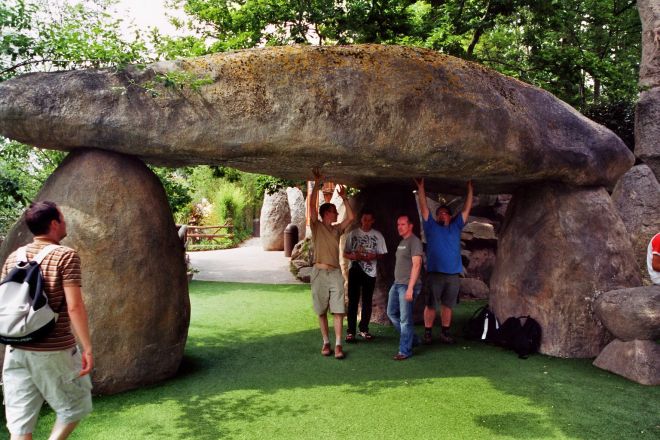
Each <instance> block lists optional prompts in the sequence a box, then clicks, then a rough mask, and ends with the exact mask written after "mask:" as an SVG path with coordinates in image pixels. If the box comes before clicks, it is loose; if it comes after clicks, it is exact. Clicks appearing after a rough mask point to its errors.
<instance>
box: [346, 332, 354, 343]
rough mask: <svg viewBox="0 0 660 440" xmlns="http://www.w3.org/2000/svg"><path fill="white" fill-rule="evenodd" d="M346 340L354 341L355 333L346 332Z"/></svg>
mask: <svg viewBox="0 0 660 440" xmlns="http://www.w3.org/2000/svg"><path fill="white" fill-rule="evenodd" d="M346 342H355V335H354V334H353V333H346Z"/></svg>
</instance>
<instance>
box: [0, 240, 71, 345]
mask: <svg viewBox="0 0 660 440" xmlns="http://www.w3.org/2000/svg"><path fill="white" fill-rule="evenodd" d="M49 244H58V243H51V242H50V241H46V240H40V239H35V241H33V242H32V243H30V244H28V246H27V252H26V253H27V258H28V259H29V260H31V259H32V258H34V256H35V255H37V254H38V253H39V251H40V250H41V249H43V248H44V247H46V246H48V245H49ZM15 266H16V251H14V252H12V253H11V254H10V255H9V257H8V258H7V261H6V262H5V264H4V266H3V267H2V278H3V279H4V278H5V277H6V276H7V274H8V273H9V271H10V270H11V269H12V268H14V267H15ZM41 273H42V274H43V277H44V292H45V293H46V295H47V296H48V303H49V304H50V307H51V308H52V309H53V311H55V312H56V313H57V312H59V317H58V318H57V322H56V323H55V328H54V329H53V331H51V332H50V333H49V334H48V336H46V337H45V338H43V339H41V340H40V341H38V342H30V343H25V344H12V345H13V346H14V347H17V348H21V349H24V350H33V351H56V350H65V349H67V348H72V347H75V345H76V339H75V337H74V336H73V333H72V332H71V319H70V318H69V311H68V309H67V304H66V297H65V295H64V286H80V285H81V283H80V279H81V275H80V257H78V253H77V252H76V251H75V250H73V249H71V248H68V247H66V246H61V247H59V248H57V249H55V250H53V251H52V252H51V253H49V254H48V255H46V258H44V260H43V261H42V262H41Z"/></svg>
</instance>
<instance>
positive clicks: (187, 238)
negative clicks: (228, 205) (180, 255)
mask: <svg viewBox="0 0 660 440" xmlns="http://www.w3.org/2000/svg"><path fill="white" fill-rule="evenodd" d="M181 229H182V231H181V230H180V233H179V235H180V236H181V239H182V241H183V242H184V244H185V247H186V249H188V250H190V251H199V250H204V249H213V248H217V247H219V246H221V245H222V243H221V242H220V240H221V239H223V238H229V239H232V238H234V233H233V231H234V225H233V224H232V223H231V221H227V222H226V223H225V224H224V225H218V226H192V225H185V226H183V227H182V228H181Z"/></svg>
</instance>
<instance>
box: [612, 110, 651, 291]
mask: <svg viewBox="0 0 660 440" xmlns="http://www.w3.org/2000/svg"><path fill="white" fill-rule="evenodd" d="M659 116H660V115H659ZM659 139H660V138H659ZM612 201H613V202H614V206H616V208H617V210H618V211H619V214H620V215H621V219H622V220H623V223H624V224H625V225H626V229H627V230H628V233H629V234H630V239H631V241H632V244H633V249H634V251H635V257H636V259H637V264H638V266H639V272H640V274H641V276H642V278H643V280H644V281H645V283H646V284H651V279H650V278H649V273H648V270H647V268H646V253H647V249H648V245H649V241H650V240H651V238H652V237H653V236H654V235H655V234H657V233H658V232H660V215H659V213H660V183H658V180H657V179H656V177H655V175H654V174H653V171H651V169H650V168H649V167H648V166H646V165H637V166H635V167H633V168H631V169H630V171H628V172H627V173H626V174H624V175H623V177H622V178H621V179H619V182H617V184H616V186H615V187H614V192H612Z"/></svg>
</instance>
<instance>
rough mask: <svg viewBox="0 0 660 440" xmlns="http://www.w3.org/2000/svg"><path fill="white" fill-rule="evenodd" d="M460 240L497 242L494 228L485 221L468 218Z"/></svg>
mask: <svg viewBox="0 0 660 440" xmlns="http://www.w3.org/2000/svg"><path fill="white" fill-rule="evenodd" d="M461 240H464V241H470V240H497V236H496V235H495V228H494V227H493V225H492V224H491V222H490V221H488V220H487V219H473V218H469V219H468V223H467V224H466V225H465V227H464V228H463V231H461Z"/></svg>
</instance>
